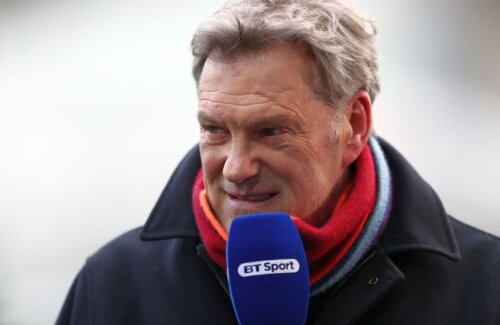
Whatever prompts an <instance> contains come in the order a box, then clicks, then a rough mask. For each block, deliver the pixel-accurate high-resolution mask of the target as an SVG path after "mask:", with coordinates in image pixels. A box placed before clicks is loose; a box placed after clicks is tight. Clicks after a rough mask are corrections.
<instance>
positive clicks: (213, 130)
mask: <svg viewBox="0 0 500 325" xmlns="http://www.w3.org/2000/svg"><path fill="white" fill-rule="evenodd" d="M203 129H205V131H207V132H208V133H212V134H217V133H222V132H224V130H223V129H221V128H220V127H217V126H213V125H205V126H203Z"/></svg>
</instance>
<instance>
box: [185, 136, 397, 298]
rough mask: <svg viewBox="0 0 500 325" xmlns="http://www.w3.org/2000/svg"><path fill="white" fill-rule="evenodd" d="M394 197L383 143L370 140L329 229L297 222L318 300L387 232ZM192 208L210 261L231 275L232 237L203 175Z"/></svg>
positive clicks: (323, 226)
mask: <svg viewBox="0 0 500 325" xmlns="http://www.w3.org/2000/svg"><path fill="white" fill-rule="evenodd" d="M391 196H392V195H391V189H390V174H389V169H388V166H387V163H386V161H385V157H384V156H383V153H382V151H381V149H380V147H379V145H378V143H377V141H376V140H375V139H374V138H370V140H369V146H366V147H365V149H364V150H363V151H362V153H361V154H360V156H359V157H358V159H357V160H356V162H355V165H354V178H353V179H352V181H351V182H350V183H349V184H348V185H347V186H346V187H345V189H344V190H343V192H342V194H341V195H340V197H339V199H338V200H337V203H336V204H335V206H334V207H333V209H332V214H331V216H330V218H328V220H327V221H326V223H325V224H323V225H322V226H320V227H315V226H312V225H309V224H307V223H306V222H304V221H303V220H301V219H299V218H295V217H292V220H293V222H294V224H295V226H296V227H297V230H298V232H299V234H300V237H301V239H302V242H303V244H304V248H305V251H306V257H307V261H308V265H309V277H310V279H309V283H310V285H311V294H312V295H314V294H316V293H319V292H321V291H324V290H326V289H327V288H329V287H331V286H332V285H333V284H334V283H336V282H337V281H338V280H340V279H341V278H342V277H343V276H345V275H346V274H347V273H348V272H349V271H350V270H352V269H353V268H354V267H355V266H356V264H357V263H358V262H359V261H360V260H361V258H362V257H363V256H364V255H365V254H366V252H367V251H368V250H369V249H370V248H371V246H372V245H373V244H374V243H375V241H376V240H377V239H378V237H379V235H380V233H381V232H382V230H383V228H384V226H385V223H386V220H387V217H388V214H389V210H390V200H391ZM192 203H193V212H194V215H195V221H196V224H197V226H198V229H199V231H200V237H201V240H202V242H203V244H204V245H205V247H206V249H207V252H208V255H209V256H210V258H211V259H212V260H213V261H214V262H215V263H216V264H217V265H218V266H220V267H221V268H223V270H225V269H226V240H227V233H226V231H225V230H224V229H223V228H222V226H221V225H220V223H219V221H218V220H217V218H216V217H215V215H214V214H213V212H212V210H211V208H210V204H209V202H208V196H207V192H206V190H205V188H204V183H203V172H202V170H201V169H200V170H199V172H198V174H197V176H196V179H195V183H194V185H193V192H192Z"/></svg>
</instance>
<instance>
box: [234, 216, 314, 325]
mask: <svg viewBox="0 0 500 325" xmlns="http://www.w3.org/2000/svg"><path fill="white" fill-rule="evenodd" d="M226 262H227V274H228V279H229V289H230V294H231V300H232V303H233V308H234V310H235V312H236V316H237V318H238V322H239V323H240V324H242V325H247V324H304V323H305V321H306V318H307V308H308V304H309V270H308V266H307V260H306V255H305V251H304V246H303V244H302V240H301V239H300V235H299V233H298V231H297V228H296V227H295V224H294V223H293V222H292V220H291V218H290V216H289V215H288V214H286V213H263V214H254V215H246V216H240V217H237V218H235V219H234V220H233V221H232V223H231V227H230V229H229V236H228V240H227V247H226Z"/></svg>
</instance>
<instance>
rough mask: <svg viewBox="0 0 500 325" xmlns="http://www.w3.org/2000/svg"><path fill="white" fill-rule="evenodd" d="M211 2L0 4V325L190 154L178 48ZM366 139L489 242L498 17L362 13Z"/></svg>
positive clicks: (498, 13) (187, 66) (112, 231)
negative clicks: (370, 125)
mask: <svg viewBox="0 0 500 325" xmlns="http://www.w3.org/2000/svg"><path fill="white" fill-rule="evenodd" d="M220 4H221V2H220V1H193V0H185V1H179V2H174V1H166V0H147V1H132V0H120V1H118V0H99V1H97V0H89V1H84V0H81V1H75V0H68V1H62V0H59V1H56V0H47V1H34V0H33V1H15V0H12V1H5V0H4V1H0V323H1V324H50V323H53V322H54V320H55V318H56V316H57V313H58V311H59V309H60V307H61V304H62V302H63V299H64V297H65V295H66V292H67V290H68V289H69V286H70V284H71V282H72V280H73V277H74V276H75V275H76V273H77V271H78V270H79V268H80V267H81V266H82V264H83V263H84V261H85V258H86V257H87V256H88V255H90V254H92V253H93V252H94V251H95V250H96V249H98V248H99V247H100V246H102V245H103V244H105V243H106V242H107V241H109V240H110V239H111V238H113V237H115V236H117V235H119V234H120V233H122V232H124V231H126V230H128V229H131V228H133V227H137V226H140V225H141V224H142V223H143V222H144V221H145V220H146V218H147V216H148V214H149V211H150V210H151V208H152V207H153V204H154V203H155V201H156V199H157V197H158V195H159V193H160V192H161V190H162V188H163V186H164V185H165V183H166V181H167V179H168V177H169V175H170V173H171V172H172V170H173V168H174V167H175V165H176V164H177V162H178V161H179V160H180V159H181V158H182V156H183V155H184V153H185V152H186V151H187V150H188V149H189V148H190V147H191V146H192V145H194V144H195V143H196V141H197V132H198V128H197V124H196V120H195V114H196V96H195V88H194V82H193V81H192V79H191V75H190V71H191V56H190V52H189V42H190V39H191V35H192V33H193V31H194V30H195V28H196V26H197V24H198V23H199V22H201V21H202V19H204V18H205V17H207V16H208V15H209V14H210V13H212V12H213V11H214V10H215V9H216V8H218V7H219V6H220ZM358 7H359V8H361V11H362V12H365V13H367V14H369V15H370V16H371V17H374V18H376V19H377V20H378V21H379V22H380V25H379V26H380V27H379V31H380V38H379V41H378V45H379V50H380V65H381V73H380V74H381V80H382V92H381V95H380V97H379V98H378V99H377V100H376V102H375V106H374V114H375V126H376V130H377V133H378V134H379V135H381V136H383V137H385V138H386V139H388V140H390V141H391V142H392V143H393V144H394V145H395V146H396V147H397V148H398V149H400V150H401V152H403V153H404V154H405V155H406V157H407V158H408V159H409V160H410V161H411V162H412V163H413V165H414V166H415V167H416V168H417V170H418V171H419V172H420V173H421V174H422V175H423V176H424V178H426V179H427V180H428V181H429V183H430V184H431V185H432V186H433V187H434V188H435V189H436V191H437V192H438V193H439V194H440V196H441V198H442V200H443V202H444V204H445V206H446V208H447V210H448V211H449V213H451V214H453V215H455V216H456V217H457V218H459V219H461V220H464V221H466V222H468V223H470V224H473V225H475V226H477V227H480V228H483V229H485V230H487V231H489V232H492V233H494V234H497V235H499V234H500V222H499V212H500V206H499V204H498V201H499V200H498V193H499V191H498V190H497V186H498V184H500V175H499V173H498V172H497V168H498V166H500V154H499V148H500V146H499V145H500V109H499V107H500V105H499V104H500V92H499V90H500V77H499V76H500V65H499V62H500V44H499V40H500V8H499V7H500V5H499V3H498V1H495V0H490V1H488V0H478V1H466V0H433V1H430V0H421V1H414V0H404V1H403V0H392V1H391V0H371V1H369V0H364V1H358Z"/></svg>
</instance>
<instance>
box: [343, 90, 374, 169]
mask: <svg viewBox="0 0 500 325" xmlns="http://www.w3.org/2000/svg"><path fill="white" fill-rule="evenodd" d="M371 113H372V103H371V100H370V95H368V93H367V92H366V91H364V90H360V91H358V92H357V93H356V94H355V95H354V96H353V97H352V98H351V101H350V102H349V103H348V104H347V107H346V116H345V118H346V121H345V122H346V127H347V128H348V129H349V131H350V132H347V139H345V142H344V143H345V149H346V150H345V154H344V160H343V162H342V165H343V167H347V166H348V165H349V164H351V163H352V162H353V161H355V160H356V159H357V158H358V156H359V155H360V154H361V151H363V149H364V147H365V146H366V143H367V142H368V137H369V136H370V131H371V127H372V119H371V117H372V116H371Z"/></svg>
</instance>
